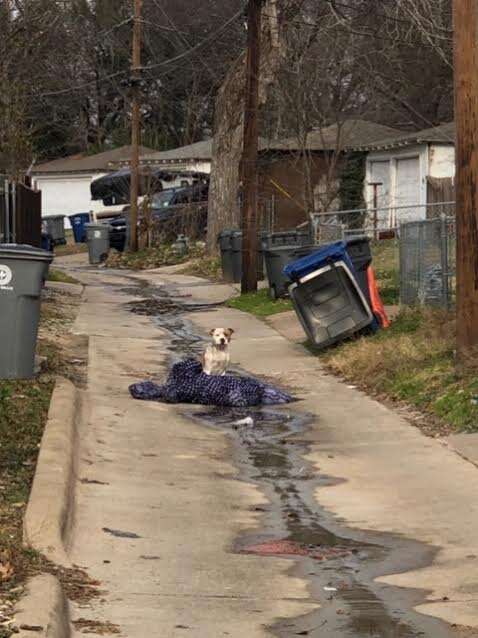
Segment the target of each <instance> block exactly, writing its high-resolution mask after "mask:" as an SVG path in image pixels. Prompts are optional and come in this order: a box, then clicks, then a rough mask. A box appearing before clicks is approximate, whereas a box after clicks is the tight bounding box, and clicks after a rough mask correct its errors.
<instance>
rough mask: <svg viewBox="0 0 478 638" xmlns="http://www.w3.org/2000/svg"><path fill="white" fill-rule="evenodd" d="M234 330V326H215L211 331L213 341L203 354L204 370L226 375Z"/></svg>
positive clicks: (208, 372) (213, 373) (212, 373)
mask: <svg viewBox="0 0 478 638" xmlns="http://www.w3.org/2000/svg"><path fill="white" fill-rule="evenodd" d="M233 333H234V330H233V329H232V328H213V330H211V331H210V332H209V334H210V335H211V337H212V343H210V344H209V345H208V347H207V348H206V350H205V352H204V354H203V356H202V368H203V372H205V373H206V374H210V375H224V374H226V372H227V368H228V366H229V361H230V359H231V357H230V353H229V344H230V342H231V338H232V335H233Z"/></svg>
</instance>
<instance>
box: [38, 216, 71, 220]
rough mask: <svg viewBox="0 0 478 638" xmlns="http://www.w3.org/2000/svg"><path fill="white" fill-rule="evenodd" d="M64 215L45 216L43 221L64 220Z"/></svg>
mask: <svg viewBox="0 0 478 638" xmlns="http://www.w3.org/2000/svg"><path fill="white" fill-rule="evenodd" d="M65 217H66V215H45V217H44V218H43V219H46V220H48V219H65Z"/></svg>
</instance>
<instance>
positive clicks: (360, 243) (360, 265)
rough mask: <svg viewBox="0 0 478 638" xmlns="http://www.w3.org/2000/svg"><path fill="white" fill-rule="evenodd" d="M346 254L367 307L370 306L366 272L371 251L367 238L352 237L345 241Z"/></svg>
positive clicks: (370, 258)
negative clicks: (352, 266) (350, 261)
mask: <svg viewBox="0 0 478 638" xmlns="http://www.w3.org/2000/svg"><path fill="white" fill-rule="evenodd" d="M345 243H346V244H347V252H348V254H349V257H350V259H351V260H352V263H353V265H354V268H355V274H356V278H357V282H358V284H359V286H360V288H361V290H362V292H363V294H364V295H365V298H366V300H367V302H368V305H369V306H370V305H371V300H370V290H369V287H368V275H367V270H368V267H369V266H370V264H371V263H372V251H371V249H370V240H369V238H368V237H354V238H353V239H347V240H346V241H345Z"/></svg>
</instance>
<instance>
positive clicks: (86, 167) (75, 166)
mask: <svg viewBox="0 0 478 638" xmlns="http://www.w3.org/2000/svg"><path fill="white" fill-rule="evenodd" d="M153 152H154V150H153V149H152V148H148V147H146V146H141V147H140V153H141V155H143V154H146V153H153ZM130 157H131V146H121V147H120V148H115V149H113V150H111V151H105V152H103V153H97V154H96V155H71V156H70V157H62V158H60V159H56V160H53V161H51V162H45V163H44V164H39V165H38V166H35V167H34V169H33V171H32V173H33V175H41V174H44V173H101V172H103V171H107V170H110V168H111V166H110V163H111V162H117V161H118V160H120V159H129V158H130Z"/></svg>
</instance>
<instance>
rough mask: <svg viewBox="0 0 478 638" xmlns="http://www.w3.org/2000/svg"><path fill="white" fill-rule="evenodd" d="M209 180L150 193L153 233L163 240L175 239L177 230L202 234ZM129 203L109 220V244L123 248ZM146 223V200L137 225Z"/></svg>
mask: <svg viewBox="0 0 478 638" xmlns="http://www.w3.org/2000/svg"><path fill="white" fill-rule="evenodd" d="M208 195H209V186H208V184H195V185H194V186H188V187H178V188H166V189H165V190H163V191H160V192H158V193H154V195H152V197H151V199H150V202H151V209H150V216H151V217H150V221H151V226H152V229H153V234H156V235H158V234H161V235H163V237H164V239H165V240H167V241H168V240H170V241H174V239H176V236H177V235H178V234H182V233H185V234H189V232H191V231H192V232H194V233H195V234H197V235H203V234H204V233H205V231H206V226H207V202H208ZM129 211H130V209H129V207H128V208H126V209H125V211H124V213H125V214H124V215H122V216H121V217H118V218H117V219H115V220H113V221H111V222H110V226H111V233H110V244H111V246H112V248H116V250H119V251H123V250H124V249H125V247H126V233H127V217H128V215H129ZM146 223H147V216H146V212H145V204H143V206H142V207H141V212H140V219H139V221H138V227H139V228H141V227H142V226H143V225H146Z"/></svg>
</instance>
